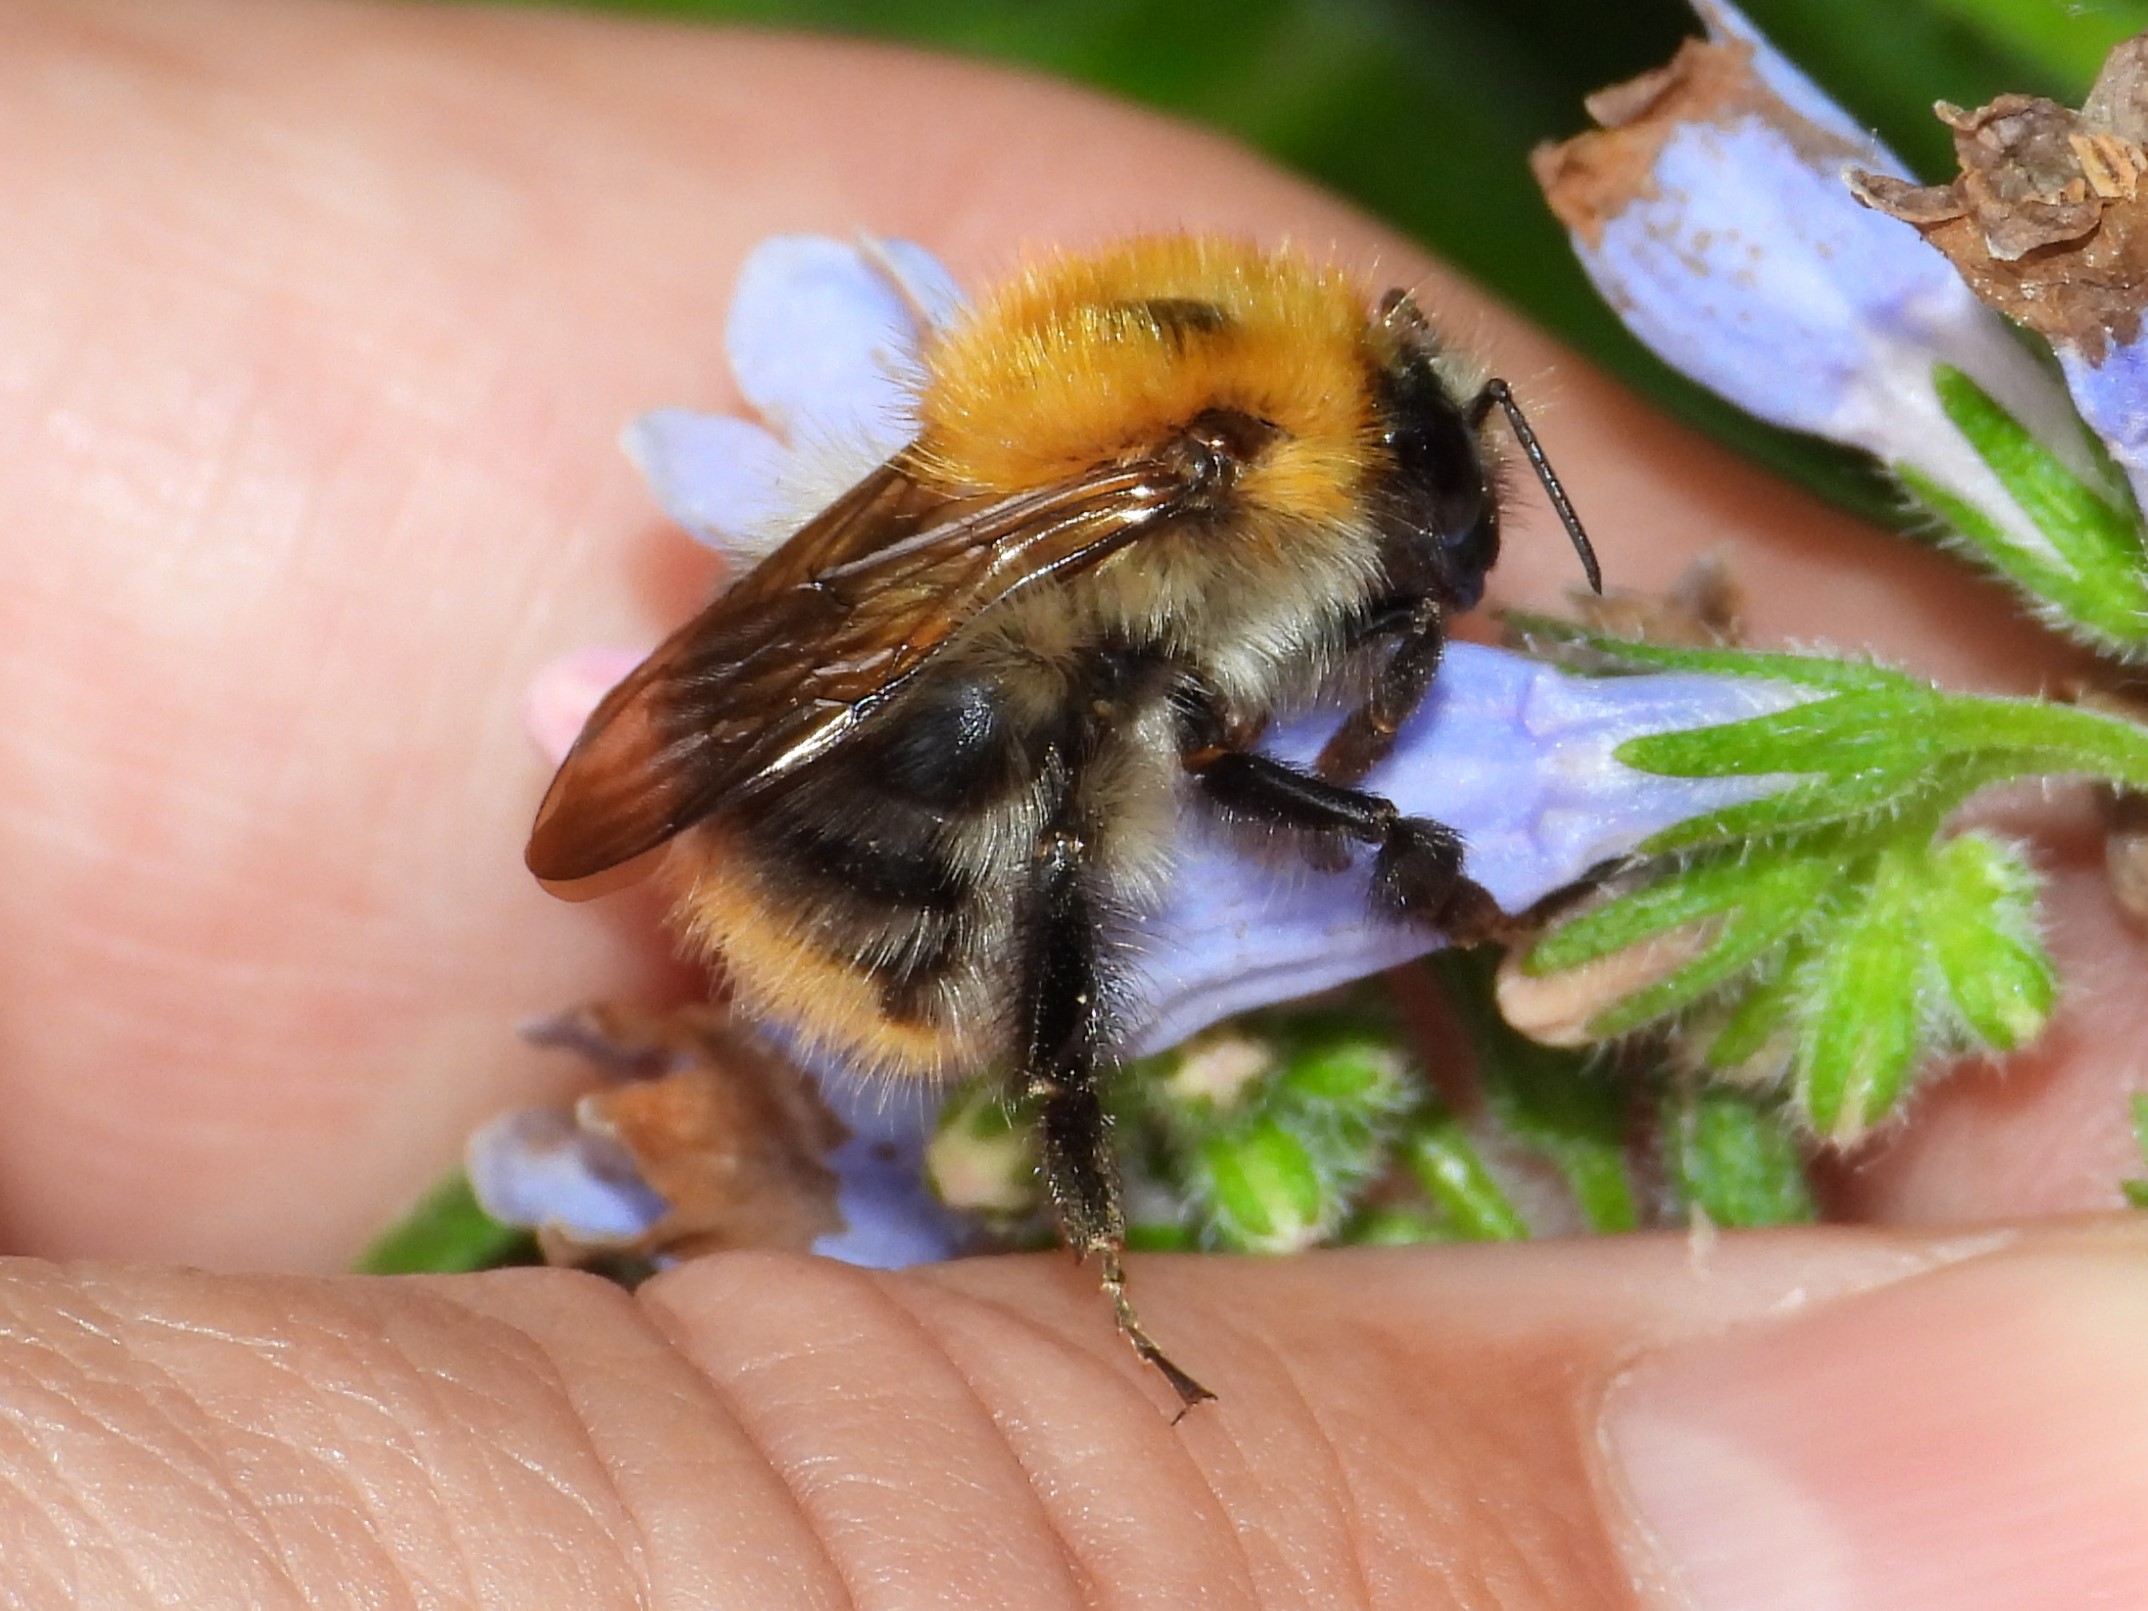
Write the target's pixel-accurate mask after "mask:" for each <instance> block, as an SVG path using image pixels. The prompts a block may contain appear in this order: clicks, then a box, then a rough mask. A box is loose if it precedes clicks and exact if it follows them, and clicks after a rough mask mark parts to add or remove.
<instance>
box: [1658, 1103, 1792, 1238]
mask: <svg viewBox="0 0 2148 1611" xmlns="http://www.w3.org/2000/svg"><path fill="white" fill-rule="evenodd" d="M1663 1141H1664V1159H1665V1162H1666V1164H1667V1165H1668V1167H1669V1170H1670V1175H1671V1183H1672V1185H1673V1186H1674V1187H1675V1188H1676V1190H1677V1192H1678V1195H1679V1196H1680V1197H1681V1198H1682V1199H1683V1200H1684V1201H1685V1203H1686V1205H1687V1207H1688V1209H1689V1210H1690V1211H1691V1212H1692V1213H1693V1214H1694V1215H1695V1216H1696V1217H1699V1216H1705V1217H1706V1218H1707V1219H1708V1220H1709V1221H1711V1222H1712V1223H1714V1224H1717V1225H1729V1226H1755V1225H1794V1224H1800V1223H1803V1222H1805V1221H1808V1220H1811V1219H1813V1218H1814V1217H1815V1209H1814V1206H1813V1200H1812V1187H1811V1184H1810V1183H1809V1182H1808V1181H1807V1180H1806V1178H1805V1160H1804V1156H1803V1153H1802V1150H1801V1149H1800V1148H1799V1146H1798V1143H1797V1139H1796V1137H1795V1136H1794V1135H1793V1134H1792V1133H1791V1130H1790V1127H1789V1126H1788V1125H1786V1124H1784V1123H1783V1121H1782V1118H1781V1115H1780V1111H1779V1104H1778V1103H1776V1102H1774V1101H1772V1100H1770V1099H1768V1098H1765V1097H1761V1096H1758V1095H1755V1094H1754V1093H1752V1092H1749V1091H1740V1090H1731V1089H1726V1088H1724V1087H1722V1086H1702V1085H1694V1084H1687V1085H1684V1086H1682V1087H1680V1088H1676V1089H1673V1090H1672V1091H1671V1092H1670V1093H1669V1094H1668V1095H1667V1096H1666V1098H1665V1100H1664V1105H1663Z"/></svg>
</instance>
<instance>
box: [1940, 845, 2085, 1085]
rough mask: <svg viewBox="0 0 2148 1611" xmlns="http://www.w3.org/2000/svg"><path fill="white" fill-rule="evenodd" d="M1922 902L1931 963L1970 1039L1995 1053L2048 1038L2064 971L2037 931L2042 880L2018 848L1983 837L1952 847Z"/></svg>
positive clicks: (1948, 847)
mask: <svg viewBox="0 0 2148 1611" xmlns="http://www.w3.org/2000/svg"><path fill="white" fill-rule="evenodd" d="M1931 867H1932V880H1931V887H1930V889H1929V890H1928V891H1927V893H1926V894H1925V896H1924V897H1923V908H1924V924H1925V930H1926V933H1927V934H1928V936H1929V937H1930V943H1931V950H1932V961H1933V964H1934V966H1935V967H1936V969H1937V971H1938V974H1939V978H1940V982H1941V987H1942V989H1943V990H1944V991H1945V994H1946V999H1947V1002H1948V1005H1949V1006H1951V1007H1952V1008H1953V1010H1954V1012H1955V1014H1956V1015H1958V1016H1959V1018H1960V1020H1961V1024H1962V1027H1963V1029H1964V1030H1965V1032H1966V1035H1967V1038H1968V1039H1969V1040H1970V1041H1971V1042H1972V1043H1981V1044H1982V1045H1985V1046H1989V1047H1991V1048H1992V1049H1993V1050H1995V1051H2002V1052H2008V1051H2012V1050H2014V1049H2015V1048H2016V1047H2019V1046H2025V1045H2027V1044H2028V1043H2029V1042H2030V1041H2032V1040H2034V1039H2035V1038H2036V1037H2037V1036H2038V1035H2039V1034H2041V1033H2042V1032H2043V1027H2044V1024H2045V1022H2046V1021H2047V1020H2048V1019H2049V1018H2050V1016H2051V1008H2052V1005H2053V1003H2054V1002H2055V1001H2056V999H2057V996H2058V972H2057V970H2056V969H2055V968H2054V967H2053V966H2052V962H2051V955H2050V953H2049V952H2048V951H2046V950H2045V949H2044V943H2043V939H2042V937H2041V936H2040V935H2039V934H2038V933H2037V932H2036V874H2035V872H2034V870H2033V869H2031V868H2030V866H2029V864H2028V862H2027V860H2026V859H2025V858H2024V857H2023V856H2022V855H2021V853H2020V852H2019V851H2018V850H2015V849H2013V848H2012V847H2010V846H2007V845H2003V844H2000V843H1999V842H1998V841H1996V840H1993V839H1990V838H1987V837H1985V836H1984V835H1982V834H1973V833H1965V834H1961V835H1959V836H1958V837H1956V838H1953V839H1950V840H1948V841H1946V842H1945V843H1944V844H1942V845H1940V846H1939V847H1938V849H1937V850H1936V851H1934V853H1933V855H1932V858H1931Z"/></svg>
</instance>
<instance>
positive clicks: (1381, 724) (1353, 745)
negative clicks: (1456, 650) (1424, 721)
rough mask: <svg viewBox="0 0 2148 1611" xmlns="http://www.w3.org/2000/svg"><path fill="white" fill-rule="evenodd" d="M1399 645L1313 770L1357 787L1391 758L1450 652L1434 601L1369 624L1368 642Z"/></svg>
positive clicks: (1424, 600)
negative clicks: (1385, 639)
mask: <svg viewBox="0 0 2148 1611" xmlns="http://www.w3.org/2000/svg"><path fill="white" fill-rule="evenodd" d="M1381 637H1392V638H1394V639H1395V640H1396V642H1395V646H1394V648H1393V649H1392V650H1391V651H1390V652H1389V654H1388V657H1387V660H1386V662H1385V663H1384V664H1382V665H1381V667H1380V670H1379V672H1378V674H1377V676H1376V678H1375V680H1374V682H1373V685H1372V688H1371V691H1370V692H1369V693H1367V694H1366V696H1365V702H1364V703H1363V704H1362V705H1360V706H1358V708H1357V709H1356V710H1354V711H1352V712H1351V713H1350V714H1349V715H1348V716H1347V717H1345V718H1344V719H1343V724H1342V726H1340V727H1338V728H1336V729H1335V733H1334V736H1333V737H1331V738H1330V739H1329V740H1328V741H1327V744H1326V746H1325V747H1324V748H1323V749H1322V750H1321V752H1320V759H1319V760H1317V761H1316V762H1314V763H1313V770H1314V771H1315V772H1317V773H1318V774H1319V775H1320V776H1321V777H1323V778H1325V779H1327V781H1328V782H1330V783H1345V784H1349V783H1357V782H1361V781H1362V780H1363V779H1364V776H1365V774H1366V773H1367V772H1370V771H1371V770H1372V769H1373V768H1374V767H1376V766H1378V765H1379V764H1380V763H1381V762H1382V761H1384V760H1386V759H1387V755H1388V752H1389V751H1390V750H1392V749H1393V748H1394V747H1395V735H1396V733H1398V732H1399V731H1401V728H1402V724H1403V723H1404V722H1406V721H1408V720H1409V719H1410V715H1411V713H1412V712H1414V711H1415V710H1416V709H1417V707H1418V706H1419V705H1421V704H1423V703H1424V697H1425V691H1426V690H1427V689H1429V688H1430V687H1431V686H1432V679H1433V678H1434V677H1435V676H1437V675H1438V674H1439V663H1440V657H1441V655H1443V654H1444V653H1445V652H1446V648H1447V620H1446V615H1445V613H1444V612H1443V611H1442V610H1441V609H1440V606H1439V601H1438V600H1437V599H1434V598H1421V599H1415V600H1412V601H1410V602H1408V603H1405V604H1400V605H1397V606H1395V607H1394V608H1392V609H1391V610H1386V611H1383V612H1382V613H1381V614H1379V615H1376V616H1374V617H1373V618H1372V619H1371V620H1370V621H1368V622H1366V623H1365V627H1364V630H1363V633H1362V640H1363V641H1370V640H1372V639H1374V638H1381Z"/></svg>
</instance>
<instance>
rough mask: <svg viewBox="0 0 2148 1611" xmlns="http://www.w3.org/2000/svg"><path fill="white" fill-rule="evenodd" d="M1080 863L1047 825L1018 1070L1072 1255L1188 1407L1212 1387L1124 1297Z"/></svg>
mask: <svg viewBox="0 0 2148 1611" xmlns="http://www.w3.org/2000/svg"><path fill="white" fill-rule="evenodd" d="M1083 863H1084V846H1083V843H1082V840H1081V838H1080V836H1079V835H1078V834H1076V833H1074V832H1072V831H1070V830H1069V829H1067V828H1064V827H1055V828H1053V829H1052V830H1050V831H1048V832H1047V833H1046V834H1045V835H1044V837H1043V839H1042V840H1041V841H1040V843H1039V844H1038V846H1037V853H1036V860H1035V862H1034V864H1033V866H1032V868H1031V875H1030V884H1029V890H1028V900H1027V902H1026V906H1027V912H1026V919H1027V921H1026V923H1025V930H1024V941H1023V946H1024V952H1025V954H1024V956H1023V958H1022V1005H1023V1037H1022V1052H1023V1055H1022V1064H1021V1070H1020V1074H1019V1078H1020V1081H1021V1086H1022V1089H1023V1091H1024V1093H1025V1094H1026V1095H1027V1096H1028V1097H1029V1098H1030V1099H1031V1100H1032V1101H1033V1102H1035V1103H1036V1106H1037V1116H1038V1133H1039V1141H1040V1151H1041V1153H1042V1160H1043V1168H1044V1183H1045V1188H1046V1189H1047V1190H1048V1191H1049V1192H1050V1193H1051V1198H1052V1206H1053V1207H1054V1209H1055V1210H1057V1212H1058V1215H1059V1224H1060V1228H1061V1230H1062V1231H1063V1232H1064V1233H1065V1236H1066V1239H1067V1241H1068V1243H1069V1244H1070V1245H1071V1246H1072V1247H1073V1249H1074V1251H1075V1252H1076V1253H1077V1254H1078V1255H1080V1256H1081V1257H1083V1258H1087V1257H1089V1256H1090V1255H1091V1254H1094V1255H1095V1256H1096V1259H1097V1262H1098V1265H1099V1269H1100V1271H1101V1274H1102V1278H1103V1287H1104V1291H1105V1293H1106V1294H1107V1295H1108V1296H1109V1297H1110V1298H1111V1305H1112V1311H1113V1313H1114V1314H1115V1315H1116V1316H1117V1318H1118V1322H1119V1329H1120V1330H1121V1331H1122V1332H1124V1333H1125V1334H1126V1339H1127V1341H1128V1342H1130V1343H1132V1344H1133V1346H1134V1352H1135V1353H1137V1354H1139V1355H1140V1356H1141V1357H1142V1358H1143V1359H1145V1360H1147V1361H1148V1362H1149V1363H1150V1364H1151V1365H1153V1366H1155V1367H1156V1369H1157V1370H1158V1371H1160V1372H1161V1373H1162V1375H1163V1378H1164V1380H1165V1381H1167V1382H1169V1383H1170V1384H1171V1389H1172V1391H1173V1392H1175V1393H1177V1394H1178V1396H1179V1400H1180V1402H1181V1403H1182V1404H1184V1405H1185V1406H1186V1408H1188V1409H1191V1408H1192V1407H1193V1406H1194V1405H1196V1404H1198V1403H1200V1402H1201V1401H1202V1400H1203V1399H1210V1398H1214V1397H1215V1396H1216V1395H1215V1394H1213V1393H1211V1392H1210V1391H1209V1390H1208V1389H1207V1388H1205V1387H1203V1386H1202V1385H1201V1384H1200V1383H1199V1382H1197V1381H1195V1380H1194V1379H1193V1378H1192V1377H1191V1376H1189V1375H1187V1374H1186V1372H1184V1371H1183V1370H1181V1369H1179V1367H1178V1366H1177V1365H1175V1364H1174V1363H1172V1361H1171V1359H1170V1357H1169V1356H1168V1355H1166V1354H1165V1353H1164V1351H1163V1350H1162V1349H1161V1348H1158V1347H1157V1346H1156V1344H1155V1343H1154V1342H1153V1341H1152V1340H1150V1337H1149V1334H1148V1333H1147V1332H1146V1331H1144V1330H1143V1329H1142V1327H1141V1321H1140V1319H1139V1317H1137V1316H1136V1315H1135V1313H1134V1307H1133V1304H1132V1303H1131V1302H1129V1301H1128V1299H1127V1296H1126V1272H1125V1267H1124V1263H1123V1257H1124V1254H1125V1251H1126V1217H1125V1210H1124V1209H1123V1207H1122V1206H1121V1204H1120V1201H1119V1180H1118V1174H1117V1171H1116V1169H1115V1168H1114V1167H1113V1164H1112V1157H1111V1121H1110V1119H1109V1118H1108V1117H1107V1116H1106V1114H1105V1112H1104V1103H1103V1098H1102V1095H1101V1093H1100V1091H1099V1090H1098V1086H1099V1084H1100V1082H1101V1076H1102V1074H1103V1071H1104V1059H1103V1057H1102V1051H1101V1048H1102V1041H1103V1031H1104V1011H1103V984H1104V981H1103V977H1102V968H1101V966H1100V963H1099V956H1100V950H1101V947H1100V946H1099V943H1098V920H1099V918H1100V916H1101V915H1102V914H1101V913H1099V912H1098V911H1097V909H1096V902H1095V899H1094V897H1093V896H1092V894H1091V893H1090V891H1089V889H1088V886H1087V880H1086V879H1085V878H1084V876H1083V875H1084V865H1083Z"/></svg>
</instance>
